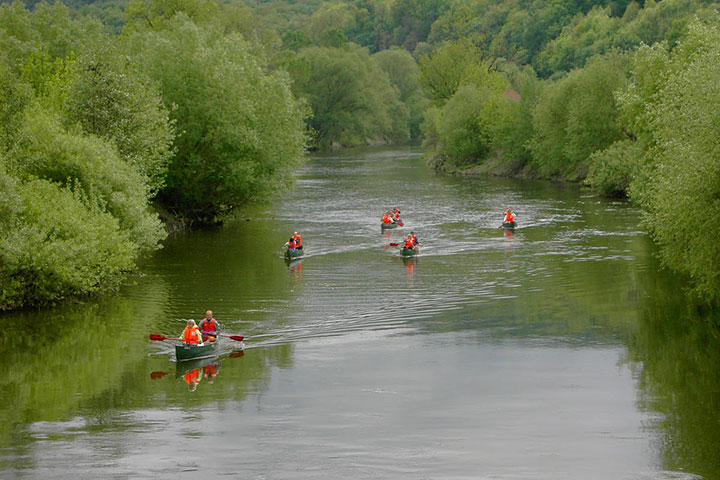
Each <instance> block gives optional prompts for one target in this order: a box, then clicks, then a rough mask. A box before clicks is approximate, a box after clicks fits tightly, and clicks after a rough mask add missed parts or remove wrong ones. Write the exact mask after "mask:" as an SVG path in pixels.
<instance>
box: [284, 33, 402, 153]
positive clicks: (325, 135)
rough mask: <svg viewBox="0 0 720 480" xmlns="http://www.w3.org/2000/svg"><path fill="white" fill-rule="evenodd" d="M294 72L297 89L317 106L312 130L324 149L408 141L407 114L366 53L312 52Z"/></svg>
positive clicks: (294, 63)
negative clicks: (368, 142) (376, 142)
mask: <svg viewBox="0 0 720 480" xmlns="http://www.w3.org/2000/svg"><path fill="white" fill-rule="evenodd" d="M288 70H289V71H290V74H291V75H292V77H293V80H294V84H293V85H294V89H295V91H296V92H297V94H298V95H299V96H303V97H305V98H307V101H308V104H309V105H310V107H311V108H312V111H313V116H312V119H311V120H310V127H311V128H312V130H313V132H314V134H315V142H316V145H317V146H318V147H320V148H325V147H328V146H330V145H332V144H333V143H340V144H343V145H359V144H363V143H365V141H366V140H368V139H371V140H383V139H384V140H389V141H404V140H407V138H408V136H409V132H408V124H407V111H406V110H405V109H404V106H403V105H402V103H401V102H400V100H399V99H398V97H397V93H396V91H395V89H394V88H393V86H392V85H391V84H390V81H389V80H388V77H387V75H386V74H385V73H384V72H383V71H382V70H381V69H380V67H378V65H377V64H376V63H375V62H373V60H372V58H371V57H370V55H369V53H368V52H367V50H366V49H363V48H360V47H357V46H353V45H349V47H348V49H335V48H321V47H310V48H306V49H303V50H301V51H300V52H299V53H298V54H297V56H296V57H295V58H294V59H292V60H291V61H290V63H289V64H288Z"/></svg>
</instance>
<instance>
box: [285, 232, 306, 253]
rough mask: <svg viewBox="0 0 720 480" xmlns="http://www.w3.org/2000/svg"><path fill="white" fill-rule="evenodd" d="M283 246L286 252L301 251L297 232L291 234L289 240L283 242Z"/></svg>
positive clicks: (300, 238)
mask: <svg viewBox="0 0 720 480" xmlns="http://www.w3.org/2000/svg"><path fill="white" fill-rule="evenodd" d="M285 246H286V247H287V249H288V250H302V248H303V246H302V237H301V236H300V234H299V233H298V232H293V234H292V235H291V236H290V240H288V241H287V242H285Z"/></svg>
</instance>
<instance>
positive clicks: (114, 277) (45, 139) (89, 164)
mask: <svg viewBox="0 0 720 480" xmlns="http://www.w3.org/2000/svg"><path fill="white" fill-rule="evenodd" d="M156 3H157V5H155V6H156V7H160V6H162V4H164V3H166V2H156ZM190 3H191V4H192V5H194V6H198V5H199V6H200V7H203V6H205V7H208V6H209V7H208V9H206V10H203V9H202V8H199V13H198V17H199V19H200V20H202V21H207V22H209V23H208V24H207V25H206V24H200V23H201V22H200V20H198V23H197V24H196V23H195V22H193V21H191V20H189V19H188V16H187V15H186V14H185V13H184V12H183V11H182V10H181V9H178V11H173V12H170V13H168V12H167V10H166V9H160V10H161V12H160V13H159V14H157V15H158V17H160V16H163V15H164V17H163V19H162V21H156V22H155V24H156V25H155V28H152V27H148V26H147V25H134V26H132V25H129V26H128V32H127V33H126V34H124V35H121V36H113V35H108V34H107V33H106V32H105V31H104V29H103V27H102V25H101V24H100V23H99V22H97V21H95V20H93V19H92V18H89V17H77V18H75V15H74V14H73V13H72V12H71V11H70V10H69V9H68V8H66V7H65V6H63V5H62V4H57V5H54V6H48V5H47V4H44V3H39V4H37V5H35V8H34V10H32V11H31V10H27V9H26V8H24V7H23V5H22V4H20V3H19V2H16V3H13V4H11V5H0V118H1V119H2V125H1V126H0V200H2V201H1V202H0V224H1V225H0V310H6V309H13V308H19V307H23V306H32V305H46V304H52V303H54V302H56V301H59V300H61V299H63V298H66V297H68V296H79V295H86V294H90V293H93V292H97V291H99V290H102V289H106V288H109V287H113V286H114V285H116V284H117V281H118V280H119V279H120V278H121V275H122V273H123V272H126V271H128V270H131V269H133V268H135V262H136V260H137V259H138V258H139V256H140V255H142V254H143V253H144V252H147V251H151V250H154V249H156V248H158V246H159V242H160V241H161V240H162V239H163V238H164V236H165V231H164V229H163V228H162V224H161V222H160V221H159V218H158V215H157V214H156V213H153V210H152V208H151V206H152V205H151V203H152V202H155V203H156V204H158V205H160V206H161V207H164V209H165V210H170V211H173V212H175V213H176V214H177V215H179V216H182V217H183V218H186V219H187V220H188V221H189V222H195V221H198V222H202V223H207V222H216V221H221V220H223V219H224V218H226V217H227V215H230V214H231V213H232V211H233V209H235V208H237V207H238V206H241V205H243V204H245V203H248V202H251V201H255V200H257V199H258V198H262V197H264V196H266V195H267V194H269V193H271V192H274V191H277V190H278V189H280V188H282V187H283V186H285V185H287V184H288V183H289V180H290V173H291V172H292V169H293V168H294V166H296V165H297V163H298V161H299V159H300V158H301V154H302V149H303V146H304V142H305V137H304V133H303V132H304V128H303V118H304V115H305V108H304V107H303V104H302V102H300V101H298V100H296V99H295V98H294V97H293V95H292V93H291V91H290V80H289V77H288V75H287V74H286V73H285V72H282V71H279V70H278V71H272V70H271V69H270V68H269V66H268V64H267V61H266V60H264V58H265V57H264V53H263V47H262V46H261V45H259V44H258V46H257V47H254V46H253V44H251V43H249V42H246V41H244V40H243V39H242V38H241V36H240V35H239V34H238V33H237V30H239V29H241V28H243V27H247V24H245V23H242V22H239V21H238V20H239V19H240V18H241V17H242V13H243V10H242V9H239V10H237V9H236V11H235V13H238V12H239V14H238V15H228V16H226V17H223V18H222V19H221V20H218V19H217V18H216V17H215V16H213V15H214V14H215V13H217V12H216V10H215V9H214V7H213V5H215V4H213V5H210V4H211V3H213V2H206V4H204V5H203V4H201V3H198V2H190ZM176 5H181V4H180V3H177V4H176ZM188 5H189V4H188ZM215 6H216V7H217V8H218V9H219V8H220V7H219V6H217V5H215ZM186 7H187V5H186ZM211 7H212V8H211ZM207 12H210V13H211V14H212V15H210V14H207ZM203 13H205V16H203V15H202V14H203ZM230 13H232V12H230ZM144 18H145V20H147V18H149V17H144ZM216 20H217V21H216Z"/></svg>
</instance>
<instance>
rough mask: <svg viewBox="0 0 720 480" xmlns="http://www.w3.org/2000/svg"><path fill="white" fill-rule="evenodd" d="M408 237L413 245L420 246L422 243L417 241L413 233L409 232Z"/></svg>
mask: <svg viewBox="0 0 720 480" xmlns="http://www.w3.org/2000/svg"><path fill="white" fill-rule="evenodd" d="M410 236H411V237H412V241H413V245H422V243H420V242H419V241H418V239H417V235H416V234H415V232H410Z"/></svg>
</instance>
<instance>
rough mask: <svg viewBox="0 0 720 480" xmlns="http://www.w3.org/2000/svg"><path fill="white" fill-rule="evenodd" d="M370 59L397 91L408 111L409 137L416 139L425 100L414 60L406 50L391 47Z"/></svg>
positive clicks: (418, 70)
mask: <svg viewBox="0 0 720 480" xmlns="http://www.w3.org/2000/svg"><path fill="white" fill-rule="evenodd" d="M372 59H373V60H374V61H375V63H377V64H378V65H379V66H380V68H381V69H382V71H383V72H385V74H386V75H387V76H388V79H389V80H390V83H391V84H392V86H393V87H395V88H396V89H397V92H398V96H399V99H400V101H401V102H402V103H403V104H405V106H406V108H407V111H408V115H409V117H408V126H409V129H410V137H411V138H418V137H419V136H420V133H421V132H420V124H421V123H422V118H423V110H424V109H425V106H426V105H427V99H426V98H425V95H424V94H423V92H422V90H421V89H420V84H419V83H418V74H419V72H420V69H419V67H418V64H417V62H416V61H415V58H414V57H413V56H412V55H411V54H410V53H409V52H408V51H407V50H405V49H402V48H399V47H393V48H390V49H388V50H383V51H381V52H378V53H376V54H374V55H373V56H372Z"/></svg>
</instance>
